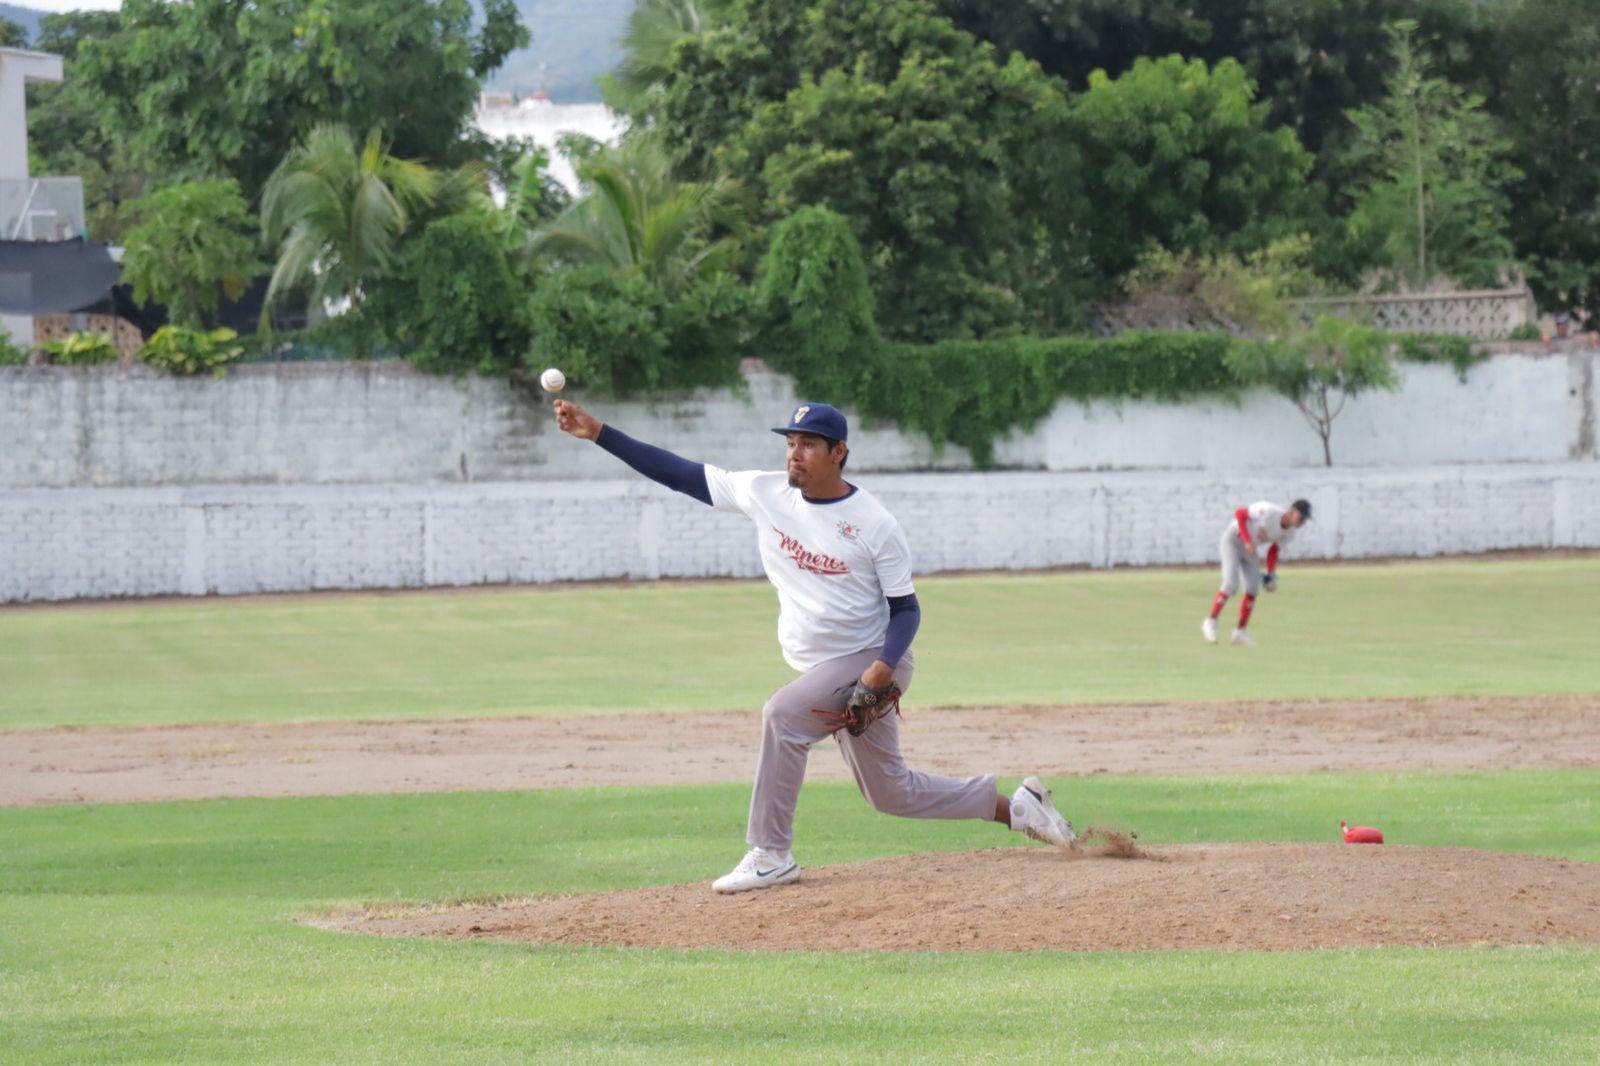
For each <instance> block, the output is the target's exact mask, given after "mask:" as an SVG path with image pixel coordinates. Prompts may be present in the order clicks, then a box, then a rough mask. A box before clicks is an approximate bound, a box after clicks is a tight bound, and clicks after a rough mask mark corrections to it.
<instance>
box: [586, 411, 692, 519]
mask: <svg viewBox="0 0 1600 1066" xmlns="http://www.w3.org/2000/svg"><path fill="white" fill-rule="evenodd" d="M594 442H595V443H596V444H598V445H600V447H602V448H604V449H605V450H606V451H608V452H610V453H611V454H612V455H615V456H616V457H617V458H618V459H621V460H622V461H623V462H625V463H627V464H628V465H629V466H631V467H633V468H634V469H635V470H637V471H638V472H639V473H641V474H643V475H644V476H645V477H647V478H649V479H650V480H652V481H657V482H660V483H661V484H663V485H665V486H666V487H667V488H669V489H672V490H673V491H674V492H681V493H683V494H684V495H685V496H693V497H694V498H695V499H697V500H699V501H700V502H701V503H703V504H705V505H706V506H707V507H709V506H711V486H710V485H708V484H707V483H706V468H705V464H703V463H696V462H693V461H691V460H689V459H685V458H684V457H683V456H681V455H674V454H672V453H671V452H669V451H667V450H666V449H665V448H657V447H656V446H655V445H654V444H646V443H644V442H643V441H638V440H634V439H633V438H632V437H630V436H628V435H627V434H626V433H624V432H622V430H620V429H615V428H613V427H611V426H601V427H600V435H599V436H598V437H596V438H595V439H594Z"/></svg>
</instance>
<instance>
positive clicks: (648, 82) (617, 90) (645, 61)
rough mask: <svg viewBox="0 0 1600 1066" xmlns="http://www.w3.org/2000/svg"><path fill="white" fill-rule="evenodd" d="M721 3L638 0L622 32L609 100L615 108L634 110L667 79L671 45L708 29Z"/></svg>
mask: <svg viewBox="0 0 1600 1066" xmlns="http://www.w3.org/2000/svg"><path fill="white" fill-rule="evenodd" d="M720 6H721V5H719V4H718V3H716V2H715V0H698V2H697V0H639V2H638V4H637V5H636V6H635V7H634V9H633V14H631V15H629V16H628V27H627V29H626V30H624V31H623V34H622V40H621V42H620V43H621V45H622V61H621V62H620V63H618V64H617V66H616V69H615V70H614V71H613V72H612V74H611V77H610V84H609V85H608V86H607V88H609V89H610V90H611V97H610V99H609V100H608V102H609V103H611V104H612V106H613V107H614V108H615V109H616V110H618V111H623V112H633V111H635V110H637V109H638V108H639V107H640V106H641V105H642V104H643V103H644V102H645V100H646V99H647V98H648V97H649V96H650V94H651V93H653V92H654V91H655V90H656V87H657V86H659V85H660V84H661V83H662V82H663V81H665V80H666V76H667V71H668V68H669V66H670V65H671V62H672V48H673V46H674V45H675V44H677V43H678V42H679V41H681V40H683V39H684V38H685V37H694V36H698V35H699V34H702V33H705V32H707V31H709V30H711V29H712V28H713V27H714V26H715V24H716V16H717V15H718V14H719V13H720V12H719V8H720Z"/></svg>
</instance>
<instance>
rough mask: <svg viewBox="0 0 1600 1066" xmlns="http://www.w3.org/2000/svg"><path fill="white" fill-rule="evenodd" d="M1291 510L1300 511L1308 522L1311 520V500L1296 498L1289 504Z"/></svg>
mask: <svg viewBox="0 0 1600 1066" xmlns="http://www.w3.org/2000/svg"><path fill="white" fill-rule="evenodd" d="M1289 510H1291V511H1299V512H1300V517H1301V518H1304V519H1305V520H1306V521H1307V522H1309V521H1311V501H1310V500H1296V501H1294V502H1293V503H1291V504H1290V505H1289Z"/></svg>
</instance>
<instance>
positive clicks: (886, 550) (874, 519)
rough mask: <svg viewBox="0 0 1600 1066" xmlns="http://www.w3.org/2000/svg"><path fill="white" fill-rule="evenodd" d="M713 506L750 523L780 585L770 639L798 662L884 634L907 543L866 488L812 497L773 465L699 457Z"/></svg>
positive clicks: (903, 588) (907, 560)
mask: <svg viewBox="0 0 1600 1066" xmlns="http://www.w3.org/2000/svg"><path fill="white" fill-rule="evenodd" d="M706 486H707V487H708V488H709V489H710V490H711V505H712V506H713V507H715V508H717V509H718V510H720V511H739V512H741V513H743V514H745V515H748V516H749V517H750V519H751V520H752V521H753V522H754V523H755V526H756V538H757V540H758V542H759V543H760V547H761V566H762V569H764V570H765V571H766V572H767V580H768V581H771V582H772V584H773V587H774V588H776V589H777V590H778V606H779V613H778V644H779V646H781V647H782V648H783V658H784V661H785V662H787V663H788V664H789V665H790V666H792V667H794V668H795V669H796V670H801V671H804V670H809V669H811V668H812V667H814V666H816V665H817V664H819V663H824V662H827V661H828V660H830V659H837V658H839V657H840V656H844V655H853V654H854V653H856V652H858V651H864V650H865V649H867V648H876V647H878V646H880V645H882V643H883V637H884V632H885V630H886V629H887V628H888V625H889V604H888V602H887V600H886V599H885V597H888V596H909V595H911V593H912V592H913V591H914V589H913V588H912V584H911V549H910V548H909V547H908V546H907V544H906V536H905V533H904V532H903V531H902V530H901V528H900V523H899V522H897V521H895V518H894V516H893V515H891V514H890V513H889V512H888V511H887V510H886V509H885V508H884V506H883V504H881V503H879V502H878V501H877V499H876V498H874V497H873V495H872V494H871V493H869V492H867V491H866V490H865V489H862V488H855V489H854V490H853V491H852V492H851V493H850V494H849V495H848V496H842V497H840V498H839V499H837V500H822V501H811V500H807V499H806V498H805V496H804V495H803V494H802V493H801V492H800V490H799V489H797V488H791V487H790V485H789V476H788V475H787V474H786V473H783V472H781V471H766V470H737V471H728V470H723V469H721V468H720V467H715V466H712V465H711V464H709V463H707V464H706Z"/></svg>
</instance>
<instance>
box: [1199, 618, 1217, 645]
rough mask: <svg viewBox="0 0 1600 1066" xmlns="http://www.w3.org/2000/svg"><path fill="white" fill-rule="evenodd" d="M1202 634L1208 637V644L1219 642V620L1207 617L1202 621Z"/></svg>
mask: <svg viewBox="0 0 1600 1066" xmlns="http://www.w3.org/2000/svg"><path fill="white" fill-rule="evenodd" d="M1200 635H1201V636H1202V637H1205V638H1206V643H1207V644H1215V643H1216V642H1217V620H1216V619H1215V618H1207V619H1206V620H1205V621H1204V622H1201V623H1200Z"/></svg>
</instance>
